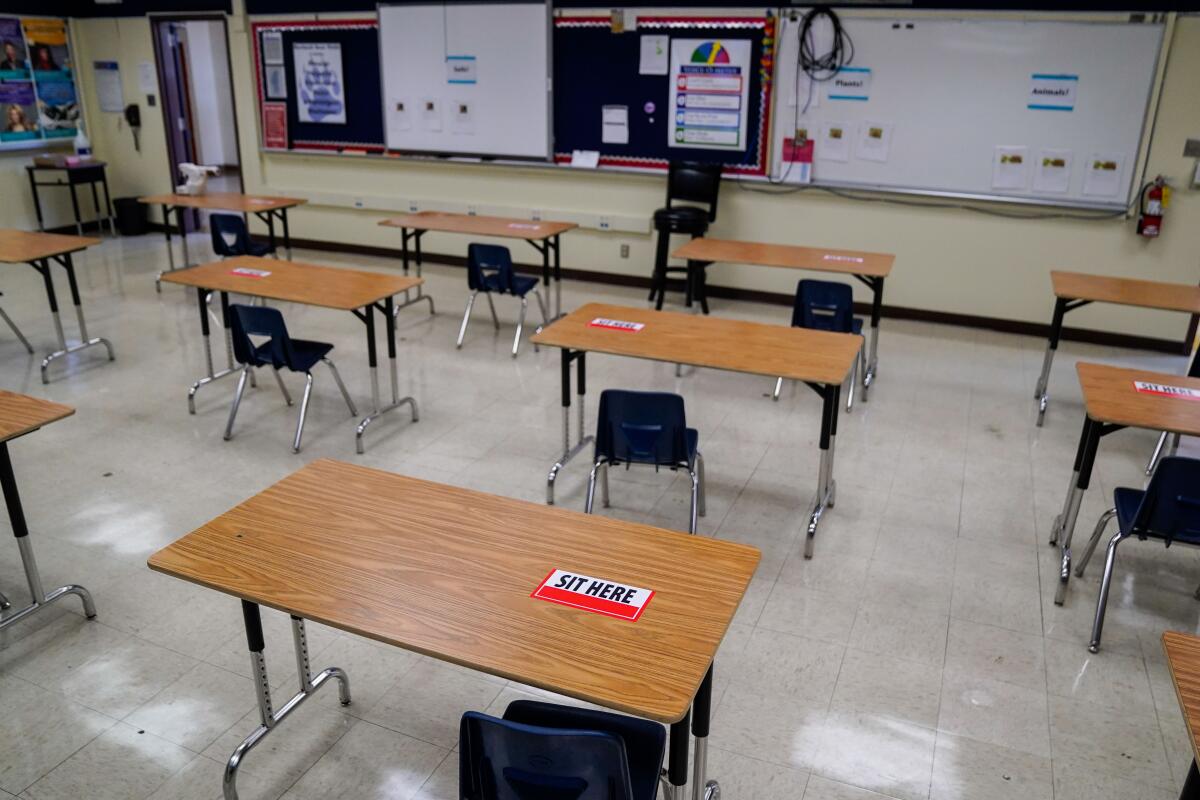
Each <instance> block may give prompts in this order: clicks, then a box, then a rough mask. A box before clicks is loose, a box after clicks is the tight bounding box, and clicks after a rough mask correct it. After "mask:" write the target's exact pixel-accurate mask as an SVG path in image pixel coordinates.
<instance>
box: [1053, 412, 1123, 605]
mask: <svg viewBox="0 0 1200 800" xmlns="http://www.w3.org/2000/svg"><path fill="white" fill-rule="evenodd" d="M1114 430H1119V426H1111V425H1108V426H1106V425H1102V424H1101V423H1098V422H1095V421H1093V420H1092V419H1091V418H1090V417H1085V418H1084V422H1083V433H1082V434H1081V435H1080V442H1079V450H1078V452H1077V454H1076V456H1075V470H1074V472H1073V474H1072V478H1073V479H1074V484H1073V485H1072V486H1070V487H1069V489H1068V491H1067V499H1066V502H1065V504H1064V505H1063V511H1062V514H1061V519H1062V523H1061V527H1056V528H1055V530H1054V533H1053V534H1052V536H1053V539H1052V541H1051V544H1055V543H1056V542H1057V544H1058V546H1059V548H1060V554H1061V558H1060V562H1059V582H1058V586H1057V587H1056V589H1055V592H1054V603H1055V605H1060V606H1061V605H1062V604H1063V602H1064V601H1065V599H1066V594H1067V583H1068V582H1069V581H1070V580H1071V539H1072V538H1073V536H1074V533H1075V522H1076V520H1077V519H1078V517H1079V507H1080V505H1081V504H1082V502H1083V495H1084V494H1085V493H1086V492H1087V490H1088V485H1089V484H1090V483H1091V479H1092V467H1093V465H1094V464H1095V460H1096V448H1097V447H1098V446H1099V444H1100V437H1101V436H1103V435H1104V434H1105V433H1111V432H1112V431H1114Z"/></svg>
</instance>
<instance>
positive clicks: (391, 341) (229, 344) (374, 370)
mask: <svg viewBox="0 0 1200 800" xmlns="http://www.w3.org/2000/svg"><path fill="white" fill-rule="evenodd" d="M212 293H213V292H212V290H210V289H204V288H197V289H196V298H197V303H198V306H199V309H200V331H201V333H202V334H203V336H204V360H205V364H206V366H207V367H208V374H207V375H205V376H204V377H202V378H200V379H199V380H198V381H196V382H195V383H193V384H192V386H191V388H190V389H188V413H189V414H195V413H196V392H197V391H199V390H200V388H201V387H202V386H207V385H208V384H210V383H213V382H214V381H217V380H220V379H221V378H224V377H227V376H229V375H235V374H238V373H239V372H241V369H240V367H238V366H236V365H235V363H234V358H233V332H232V331H233V329H232V325H233V323H232V321H231V318H230V315H229V293H228V292H221V293H220V295H221V321H222V324H223V325H224V328H225V356H226V359H227V366H226V368H225V369H222V370H221V371H220V372H216V371H214V369H213V357H212V342H211V332H210V327H209V323H208V299H209V295H211V294H212ZM376 311H379V312H380V313H381V314H382V315H383V318H384V330H385V331H386V335H387V354H388V362H389V370H390V372H391V384H392V399H391V402H390V403H388V404H387V405H386V406H381V405H380V399H379V359H378V353H377V350H376V342H375V312H376ZM396 311H397V309H396V303H395V298H394V297H391V296H388V297H386V298H384V299H383V301H382V302H375V303H372V304H371V305H368V306H364V307H363V308H361V309H357V308H356V309H353V310H352V311H351V313H352V314H354V316H355V317H357V318H358V319H359V320H360V321H361V322H362V323H363V324H364V325H365V326H366V329H367V363H368V365H369V366H370V368H371V409H372V410H371V412H370V413H369V414H367V415H366V416H364V417H363V418H362V419H361V420H360V421H359V422H358V424H357V426H356V428H355V434H354V440H355V450H356V451H357V452H358V453H359V454H362V453H363V452H364V444H363V435H364V434H365V433H366V431H367V426H369V425H370V424H371V423H372V422H374V421H375V420H376V419H378V418H379V417H381V416H383V415H384V414H386V413H387V412H389V411H392V410H394V409H397V408H400V407H401V406H404V405H409V406H411V407H412V421H413V422H417V421H419V420H420V410H419V409H418V407H417V401H416V399H415V398H413V397H411V396H410V397H401V396H400V376H399V372H398V371H397V369H396ZM251 375H253V373H251Z"/></svg>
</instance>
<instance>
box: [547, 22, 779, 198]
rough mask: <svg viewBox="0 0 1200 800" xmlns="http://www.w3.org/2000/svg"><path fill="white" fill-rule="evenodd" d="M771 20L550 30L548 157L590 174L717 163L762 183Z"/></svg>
mask: <svg viewBox="0 0 1200 800" xmlns="http://www.w3.org/2000/svg"><path fill="white" fill-rule="evenodd" d="M775 21H776V20H775V18H774V17H770V16H765V17H703V16H644V17H643V16H639V17H638V18H637V24H636V27H634V28H632V29H627V30H625V31H624V32H622V33H613V30H612V17H611V16H604V17H598V16H589V17H571V16H562V17H558V18H556V19H555V21H554V86H555V99H554V154H555V160H556V161H558V162H559V163H566V162H569V161H570V160H571V157H572V153H573V151H576V150H579V151H593V152H598V153H599V166H600V167H622V168H640V169H648V170H662V169H666V166H667V163H668V162H669V161H671V160H690V161H704V162H717V163H722V164H725V165H726V172H730V173H735V174H743V175H765V174H766V172H767V168H768V144H769V136H768V131H769V130H770V120H771V80H772V71H773V69H774V67H773V63H772V62H773V58H774V27H775Z"/></svg>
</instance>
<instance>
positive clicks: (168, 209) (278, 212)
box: [154, 203, 292, 293]
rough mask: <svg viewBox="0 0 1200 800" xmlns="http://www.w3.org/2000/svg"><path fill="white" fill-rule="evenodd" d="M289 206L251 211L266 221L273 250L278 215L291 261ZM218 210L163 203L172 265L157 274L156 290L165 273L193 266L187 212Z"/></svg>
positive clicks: (160, 287) (272, 249)
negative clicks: (174, 232) (174, 231)
mask: <svg viewBox="0 0 1200 800" xmlns="http://www.w3.org/2000/svg"><path fill="white" fill-rule="evenodd" d="M288 208H290V206H283V207H281V208H265V209H263V210H262V211H252V212H249V213H252V214H254V216H256V217H258V218H259V220H261V221H262V222H264V223H266V226H267V240H268V241H269V242H270V244H271V251H272V252H275V247H276V243H277V242H276V236H275V219H276V218H277V217H278V219H279V222H280V224H281V225H282V227H283V249H284V250H285V251H287V257H288V260H289V261H290V260H291V259H292V236H291V231H290V230H289V228H288V215H287V212H288ZM217 210H219V209H208V208H197V207H195V206H185V205H168V204H165V203H164V204H163V205H162V215H163V233H164V234H166V237H167V263H168V264H170V266H169V267H168V268H167V269H165V270H162V271H161V272H159V273H158V275H157V276H155V278H154V288H155V290H156V291H158V292H160V293H161V292H162V276H163V275H165V274H167V273H168V272H174V271H176V270H177V269H187V268H188V267H190V266H193V265H192V264H189V263H188V261H189V260H190V258H189V256H188V243H187V220H186V216H185V215H186V213H187V212H189V211H217ZM234 210H236V209H234ZM172 212H174V213H175V222H176V226H177V227H178V229H179V230H178V233H179V241H180V249H181V250H182V251H183V252H182V257H183V266H180V267H176V266H175V250H174V248H172V247H171V213H172ZM242 213H243V214H245V213H246V212H242ZM277 257H278V256H277Z"/></svg>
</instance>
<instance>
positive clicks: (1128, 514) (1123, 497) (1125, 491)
mask: <svg viewBox="0 0 1200 800" xmlns="http://www.w3.org/2000/svg"><path fill="white" fill-rule="evenodd" d="M1145 496H1146V493H1145V492H1144V491H1143V490H1141V489H1130V488H1128V487H1118V488H1117V489H1115V490H1113V505H1114V506H1115V507H1116V509H1117V525H1118V526H1119V527H1120V529H1121V530H1122V531H1125V532H1128V531H1131V530H1133V523H1134V520H1135V519H1136V517H1137V512H1138V507H1139V506H1141V504H1142V498H1143V497H1145ZM1137 535H1138V536H1139V537H1142V538H1146V539H1163V538H1164V537H1162V536H1160V535H1159V534H1157V533H1155V532H1154V531H1153V530H1146V529H1145V528H1142V529H1139V530H1138V531H1137ZM1175 541H1176V542H1183V543H1184V544H1194V545H1200V533H1191V532H1188V531H1180V532H1178V533H1176V534H1175Z"/></svg>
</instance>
